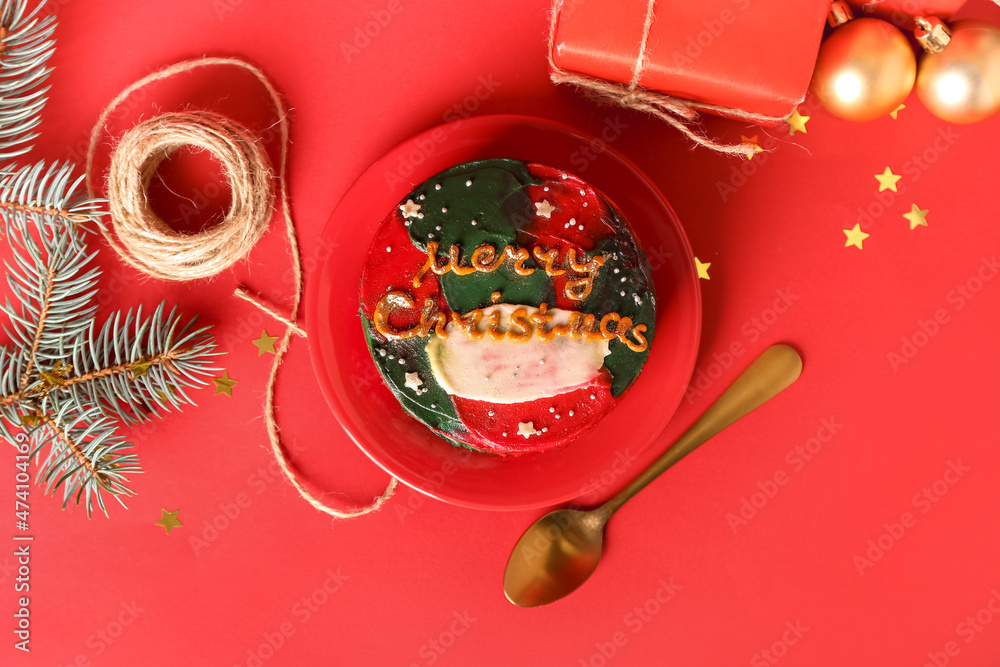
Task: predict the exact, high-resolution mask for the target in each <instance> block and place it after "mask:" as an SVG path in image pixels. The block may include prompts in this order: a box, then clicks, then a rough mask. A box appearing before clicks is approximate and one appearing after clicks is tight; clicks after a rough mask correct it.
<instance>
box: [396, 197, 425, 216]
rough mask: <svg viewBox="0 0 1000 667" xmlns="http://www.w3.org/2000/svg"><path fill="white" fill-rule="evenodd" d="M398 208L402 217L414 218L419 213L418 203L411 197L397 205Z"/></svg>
mask: <svg viewBox="0 0 1000 667" xmlns="http://www.w3.org/2000/svg"><path fill="white" fill-rule="evenodd" d="M399 210H400V211H402V212H403V217H404V218H415V217H417V214H418V213H420V204H418V203H417V202H415V201H413V200H412V199H407V200H406V203H405V204H403V205H402V206H400V207H399Z"/></svg>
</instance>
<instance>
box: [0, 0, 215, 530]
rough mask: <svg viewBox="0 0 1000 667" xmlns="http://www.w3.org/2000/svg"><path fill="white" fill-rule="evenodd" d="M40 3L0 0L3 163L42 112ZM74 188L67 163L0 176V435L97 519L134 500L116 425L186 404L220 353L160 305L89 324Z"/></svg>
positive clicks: (133, 468) (91, 217)
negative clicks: (1, 254)
mask: <svg viewBox="0 0 1000 667" xmlns="http://www.w3.org/2000/svg"><path fill="white" fill-rule="evenodd" d="M42 4H44V0H43V2H42V3H39V4H38V5H37V6H36V7H35V9H34V10H32V11H30V12H28V11H27V9H26V6H27V2H26V0H2V5H0V160H3V159H6V158H10V157H12V156H14V155H18V154H20V153H23V152H25V151H27V150H28V148H29V146H28V145H27V144H28V142H30V141H31V140H32V139H33V138H34V137H35V136H36V135H35V134H32V130H33V129H34V128H35V127H36V126H37V125H38V123H39V122H40V117H39V112H40V111H41V109H42V107H43V106H44V104H45V94H46V92H47V89H46V88H44V87H42V84H43V83H44V81H45V79H46V78H47V77H48V74H49V71H50V70H49V69H48V68H47V66H46V63H47V61H48V59H49V57H50V56H51V55H52V49H53V45H54V42H53V41H52V40H51V36H52V31H53V27H54V19H53V17H51V16H48V17H41V16H40V15H39V13H38V12H39V9H40V8H41V6H42ZM83 180H84V179H83V177H82V176H80V177H76V178H74V176H73V166H72V165H70V164H69V163H63V164H60V163H58V162H56V163H52V164H48V165H47V164H46V163H45V162H37V163H35V164H33V165H27V166H25V167H17V166H16V165H5V166H3V167H0V219H2V221H3V225H4V231H5V232H6V237H7V240H8V241H9V244H10V250H11V253H10V259H9V261H5V262H4V265H5V267H6V269H7V285H8V286H9V287H10V291H11V296H12V297H13V299H14V303H11V300H10V299H6V300H5V302H4V303H3V304H2V305H0V313H2V314H4V315H6V318H4V319H5V320H6V321H3V322H2V326H3V329H4V331H5V332H6V333H7V335H8V336H9V337H10V345H9V346H0V436H2V437H4V438H6V439H7V440H8V441H10V442H11V443H14V442H16V438H15V437H14V436H13V435H12V432H11V431H12V429H18V430H20V431H21V432H23V433H24V434H26V435H27V436H28V438H29V440H30V442H31V455H32V456H33V457H34V459H35V461H36V463H37V464H38V467H37V482H38V484H40V485H41V486H42V487H43V488H44V490H45V491H46V492H48V493H55V492H56V491H61V493H62V496H63V507H65V506H66V505H67V504H68V503H69V502H70V501H71V500H75V502H76V503H77V504H83V505H84V506H85V508H86V511H87V515H88V516H90V515H91V513H92V512H93V508H94V504H96V505H97V506H98V507H99V508H100V509H101V510H102V511H103V512H104V513H105V514H107V508H106V506H105V502H104V497H105V495H107V494H110V495H112V496H114V497H115V498H116V499H117V500H118V501H119V502H122V497H124V496H128V495H132V493H133V491H132V490H131V489H130V488H129V478H128V476H129V475H130V474H131V473H135V472H142V470H141V468H140V466H139V462H138V458H137V457H136V455H135V454H134V453H133V452H132V444H131V443H130V442H128V441H127V440H126V439H125V438H124V437H123V436H122V435H121V434H120V433H119V429H120V427H121V425H122V423H124V424H125V425H129V424H134V423H136V422H139V421H145V420H147V419H150V418H152V416H154V415H155V416H162V415H161V410H170V409H173V408H179V407H181V406H182V405H183V404H184V403H193V402H194V401H193V400H192V399H191V398H190V396H188V395H187V393H186V392H185V389H187V388H192V387H199V386H204V385H207V384H208V378H209V377H210V376H211V375H213V374H214V373H215V372H216V371H218V370H219V369H218V368H215V367H213V366H212V365H211V363H210V362H211V357H213V356H215V355H217V354H219V353H218V352H216V350H215V342H214V340H213V338H212V337H211V336H210V335H209V334H208V333H207V330H208V327H200V328H198V327H195V325H194V322H195V321H194V320H193V319H192V320H189V321H187V322H186V323H182V321H181V316H180V315H179V314H178V313H177V310H176V309H172V310H171V311H170V312H169V313H165V305H164V304H162V303H161V304H160V305H159V306H158V307H157V308H156V309H155V310H154V312H153V313H152V314H151V315H149V316H144V315H143V312H142V308H141V307H140V308H138V309H137V310H136V311H135V312H134V313H133V311H132V310H128V311H127V312H125V313H122V312H120V311H119V312H116V313H114V314H113V315H111V316H110V317H109V318H108V319H107V320H106V321H105V323H104V324H103V325H102V326H101V327H99V328H98V326H97V324H96V323H95V316H96V314H97V300H96V296H97V286H98V278H99V276H100V270H99V269H98V268H97V266H95V265H94V263H93V261H92V260H93V259H94V257H95V255H96V252H91V251H90V250H89V249H88V247H87V243H86V241H87V235H88V234H89V233H92V232H93V231H94V227H95V225H97V224H100V218H101V217H102V216H103V215H106V211H105V210H104V204H105V202H103V201H102V200H99V199H91V198H88V197H87V196H86V194H85V192H84V189H83V187H82V183H83ZM122 504H123V505H124V503H122Z"/></svg>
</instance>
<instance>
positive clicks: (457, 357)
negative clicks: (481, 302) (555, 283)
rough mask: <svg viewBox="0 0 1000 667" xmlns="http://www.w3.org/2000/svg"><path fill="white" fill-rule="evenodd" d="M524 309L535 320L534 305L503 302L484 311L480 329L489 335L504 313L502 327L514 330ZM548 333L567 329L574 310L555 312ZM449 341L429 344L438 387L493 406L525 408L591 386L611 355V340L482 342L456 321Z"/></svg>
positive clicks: (565, 338)
mask: <svg viewBox="0 0 1000 667" xmlns="http://www.w3.org/2000/svg"><path fill="white" fill-rule="evenodd" d="M518 308H524V309H525V310H526V311H527V314H528V316H529V317H530V316H531V315H532V314H533V313H536V312H538V308H535V307H534V306H520V305H516V304H507V303H501V304H497V305H495V306H490V307H487V308H484V309H483V320H482V322H481V323H480V324H479V330H480V331H485V330H486V327H487V326H488V322H489V319H488V318H489V316H490V313H491V312H492V311H494V310H498V311H500V323H501V324H500V328H501V330H507V329H508V328H509V327H510V314H511V313H512V312H513V311H514V310H516V309H518ZM548 312H549V313H550V314H551V315H552V320H551V321H550V322H549V323H548V324H547V328H552V327H554V326H558V325H562V324H567V323H568V322H569V317H570V311H567V310H561V309H559V308H552V309H550V310H549V311H548ZM447 332H448V337H447V338H444V339H442V338H438V337H437V336H432V337H431V338H430V339H429V340H428V341H427V348H426V350H427V357H428V358H429V359H430V364H431V371H432V372H433V373H434V378H435V379H436V380H437V382H438V384H440V385H441V387H442V388H444V390H445V391H447V392H448V393H449V394H452V395H454V396H461V397H462V398H469V399H473V400H477V401H491V402H493V403H522V402H525V401H534V400H537V399H539V398H548V397H552V396H558V395H559V394H564V393H566V392H567V391H572V390H573V389H575V388H577V387H581V386H586V385H588V384H590V383H591V382H592V381H593V380H594V379H595V378H596V376H597V375H598V372H599V371H600V369H601V367H602V366H603V365H604V357H605V356H606V355H607V354H608V341H607V340H605V339H599V340H586V339H578V338H572V337H570V336H554V337H552V338H551V339H550V340H547V341H542V340H540V339H539V337H538V336H537V335H532V336H531V337H530V338H529V339H528V340H525V341H515V340H509V339H503V340H494V339H493V338H491V337H490V336H489V335H485V336H483V337H482V338H479V339H478V340H477V339H475V338H473V337H472V336H470V335H468V334H466V333H465V332H464V331H462V330H461V329H460V328H459V327H457V326H456V325H455V323H454V322H449V323H448V327H447Z"/></svg>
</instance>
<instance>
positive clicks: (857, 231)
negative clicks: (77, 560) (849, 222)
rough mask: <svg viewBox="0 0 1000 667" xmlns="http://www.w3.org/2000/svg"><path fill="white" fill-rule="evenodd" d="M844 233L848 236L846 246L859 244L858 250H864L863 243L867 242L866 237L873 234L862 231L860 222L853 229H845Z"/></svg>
mask: <svg viewBox="0 0 1000 667" xmlns="http://www.w3.org/2000/svg"><path fill="white" fill-rule="evenodd" d="M844 235H845V236H846V237H847V243H845V244H844V247H845V248H849V247H850V246H852V245H853V246H857V247H858V250H864V247H862V245H861V244H862V243H864V242H865V239H866V238H868V237H869V236H871V234H865V233H864V232H863V231H861V225H860V224H855V225H854V228H853V229H845V230H844Z"/></svg>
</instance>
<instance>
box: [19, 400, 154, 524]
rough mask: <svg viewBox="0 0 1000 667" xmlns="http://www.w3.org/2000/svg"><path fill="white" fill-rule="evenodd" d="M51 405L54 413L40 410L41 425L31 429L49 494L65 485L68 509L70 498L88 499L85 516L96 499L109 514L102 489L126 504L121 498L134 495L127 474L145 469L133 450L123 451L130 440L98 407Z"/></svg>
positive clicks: (40, 474) (40, 476)
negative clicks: (118, 430) (45, 450)
mask: <svg viewBox="0 0 1000 667" xmlns="http://www.w3.org/2000/svg"><path fill="white" fill-rule="evenodd" d="M47 407H48V408H49V410H50V412H49V411H47V412H46V414H43V415H42V417H41V424H40V427H39V428H38V429H36V430H35V431H34V432H33V434H32V444H33V448H32V455H33V456H34V457H35V461H36V463H37V464H38V472H37V474H36V478H37V480H38V483H39V484H40V485H42V486H43V487H44V489H45V492H46V493H55V492H56V491H58V490H60V489H62V491H63V507H64V508H65V507H66V505H67V504H69V502H70V500H74V499H75V501H76V503H77V504H80V502H81V500H82V501H84V502H83V504H84V505H85V507H86V509H87V516H90V515H91V512H92V510H93V503H94V502H96V503H97V505H98V507H100V509H101V511H102V512H104V513H105V514H107V507H106V506H105V504H104V497H103V493H109V494H111V495H112V496H113V497H114V498H115V499H116V500H118V502H119V503H121V504H122V506H123V507H124V506H125V503H124V502H123V501H122V497H123V496H129V495H133V494H134V492H133V491H132V490H131V488H129V486H128V482H129V478H128V475H129V474H131V473H138V472H142V470H141V468H140V467H139V465H138V459H137V458H136V456H135V454H134V453H132V452H130V451H125V450H128V449H130V448H131V445H130V444H129V443H128V442H125V440H124V439H123V438H122V437H121V436H120V435H118V434H117V432H116V430H115V428H114V424H112V423H111V422H110V420H108V419H105V418H104V417H102V416H101V415H100V413H99V411H98V410H97V409H96V408H91V409H89V410H83V411H80V410H78V409H77V407H76V406H74V405H73V403H72V402H67V403H65V404H62V405H57V404H50V405H49V406H47ZM45 448H47V453H46V456H44V457H42V455H41V453H42V450H43V449H45Z"/></svg>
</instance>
